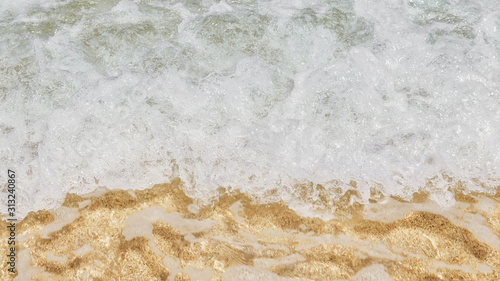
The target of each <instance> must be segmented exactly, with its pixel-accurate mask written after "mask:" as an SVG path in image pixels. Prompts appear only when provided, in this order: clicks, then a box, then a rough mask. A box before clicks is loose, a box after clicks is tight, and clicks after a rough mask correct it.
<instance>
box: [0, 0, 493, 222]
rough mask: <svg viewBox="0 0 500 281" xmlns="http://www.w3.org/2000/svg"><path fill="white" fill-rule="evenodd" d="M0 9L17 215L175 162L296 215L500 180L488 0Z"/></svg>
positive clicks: (209, 185) (3, 151)
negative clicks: (353, 198)
mask: <svg viewBox="0 0 500 281" xmlns="http://www.w3.org/2000/svg"><path fill="white" fill-rule="evenodd" d="M306 2H307V3H306ZM0 23H1V24H0V32H1V34H2V36H1V38H0V46H1V48H2V50H3V51H2V52H1V54H0V61H1V64H0V65H1V66H0V85H1V86H0V87H1V91H0V94H1V101H2V102H1V104H0V107H1V108H0V109H1V110H0V128H1V129H2V136H1V138H0V142H1V143H0V160H1V163H2V167H4V169H5V170H6V169H7V168H8V169H12V170H15V171H16V172H17V174H18V178H19V181H20V182H19V184H20V185H21V186H22V187H21V188H19V189H18V196H19V198H20V199H19V200H20V201H19V206H20V207H19V211H18V215H19V216H20V217H21V218H22V217H24V216H25V215H26V214H27V213H28V212H29V211H36V210H40V209H49V208H53V207H56V206H59V205H60V204H61V203H62V201H63V199H64V198H65V196H66V193H67V192H73V193H78V194H84V193H87V192H90V191H92V190H94V189H95V188H97V187H99V186H105V187H108V188H120V189H128V188H132V189H144V188H149V187H151V186H153V184H156V183H162V182H168V181H170V180H171V179H173V178H175V177H179V178H180V179H181V180H182V181H184V182H185V191H186V192H187V194H189V195H190V196H192V197H193V198H196V199H197V200H201V201H203V202H205V203H206V202H209V201H210V200H213V199H214V198H215V197H214V196H215V194H216V193H215V191H216V190H217V188H219V187H225V188H230V187H232V188H238V189H239V190H240V191H241V192H243V193H245V194H248V195H251V196H253V197H256V198H260V199H264V200H268V201H269V202H276V201H279V200H284V201H285V202H287V204H289V205H290V206H291V207H292V208H293V209H295V210H296V211H298V212H299V213H301V214H303V215H310V216H323V214H322V213H321V212H320V211H314V210H318V208H319V209H321V208H323V209H324V208H325V206H323V207H321V208H320V207H318V206H317V205H322V203H321V201H322V200H321V197H327V198H333V199H332V200H335V199H338V198H340V196H342V195H343V194H344V193H345V192H346V191H347V190H349V189H353V188H356V190H357V193H358V195H359V199H357V200H358V201H360V202H364V203H366V202H368V200H369V199H370V196H372V195H373V193H374V191H373V190H376V192H375V193H382V194H384V195H387V196H389V195H393V196H398V197H400V198H403V199H406V200H409V199H411V198H412V196H413V194H414V193H415V192H419V191H423V192H427V193H429V194H430V197H431V199H432V200H434V201H436V202H437V203H438V204H440V205H442V206H445V205H453V203H454V197H453V195H452V193H453V190H455V189H457V188H458V189H463V190H465V192H466V193H468V192H487V193H494V192H495V187H496V186H498V185H499V182H498V180H499V179H500V176H499V167H500V144H499V140H500V131H499V130H500V110H499V109H500V96H499V95H500V90H499V85H500V84H499V83H500V74H499V73H500V69H499V67H500V64H499V54H500V53H499V51H500V45H499V44H500V32H499V30H500V12H499V10H498V5H497V3H496V1H444V0H443V1H432V2H428V1H406V0H405V1H398V2H396V3H394V1H355V2H354V1H312V2H311V1H304V2H303V1H292V2H290V1H251V0H248V1H246V0H245V1H244V0H241V1H219V2H217V1H210V0H206V1H125V0H123V1H98V2H93V1H53V0H47V1H42V2H40V1H24V2H23V3H18V2H9V3H2V4H1V6H0ZM0 177H1V180H2V181H4V182H5V180H6V178H5V174H4V173H2V174H1V175H0ZM303 185H312V187H311V188H310V190H308V192H306V193H304V192H302V191H301V190H303V188H301V187H300V186H303ZM2 200H4V201H5V198H2ZM327 201H328V200H327ZM326 208H327V209H329V210H331V209H334V206H333V204H330V205H328V206H326ZM2 212H3V210H2Z"/></svg>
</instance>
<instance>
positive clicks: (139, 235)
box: [0, 180, 500, 281]
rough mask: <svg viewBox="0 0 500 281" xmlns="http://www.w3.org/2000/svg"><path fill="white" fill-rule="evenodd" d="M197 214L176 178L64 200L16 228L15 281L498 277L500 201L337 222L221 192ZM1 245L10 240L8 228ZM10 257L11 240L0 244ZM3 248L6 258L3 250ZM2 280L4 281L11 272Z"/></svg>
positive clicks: (406, 209)
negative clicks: (144, 187) (8, 244)
mask: <svg viewBox="0 0 500 281" xmlns="http://www.w3.org/2000/svg"><path fill="white" fill-rule="evenodd" d="M219 192H220V195H219V197H218V200H217V201H216V202H214V203H213V205H209V206H199V205H197V204H196V203H195V201H194V200H193V199H192V198H190V197H188V196H186V195H185V193H184V192H183V191H182V189H181V182H180V181H178V180H175V181H173V182H172V183H169V184H160V185H156V186H154V187H153V188H151V189H147V190H142V191H140V190H136V191H125V190H112V191H106V190H99V191H95V192H93V193H91V194H88V195H85V196H76V195H72V194H68V196H67V197H66V200H65V202H64V204H63V206H62V207H60V208H57V209H54V210H48V211H38V212H32V213H30V214H29V215H28V216H27V217H26V218H24V219H23V220H22V221H21V222H20V223H18V230H17V240H18V241H19V246H18V267H17V268H18V272H19V273H18V274H16V275H10V277H13V276H15V277H16V278H15V279H14V280H175V281H179V280H193V281H194V280H210V281H213V280H394V281H396V280H492V281H493V280H498V279H499V278H500V251H499V249H500V204H499V203H500V197H499V194H497V195H490V196H487V195H481V194H470V195H464V194H462V193H456V194H455V199H456V200H457V203H456V204H455V206H454V207H449V208H443V207H439V206H438V205H436V204H435V203H434V202H432V201H429V200H428V199H427V198H426V196H425V194H416V195H415V196H414V200H413V202H403V201H402V200H397V199H394V198H379V200H378V202H375V200H372V203H370V204H366V205H362V204H357V203H354V204H351V203H350V202H352V201H351V198H350V197H352V196H355V194H354V193H350V194H346V195H345V196H344V198H342V199H341V200H340V201H339V202H338V203H337V206H336V211H335V212H334V216H335V219H332V220H330V221H323V220H321V219H318V218H307V217H301V216H299V215H297V214H296V213H295V212H294V211H292V210H291V209H289V208H288V207H287V206H286V205H283V204H279V203H274V204H259V203H258V202H253V200H251V199H250V198H248V197H247V196H245V195H243V194H241V193H239V192H233V193H229V192H226V191H225V190H222V189H221V190H219ZM2 224H3V226H2V227H1V229H2V231H1V232H0V235H1V239H2V240H5V239H7V235H8V232H7V231H6V229H7V228H6V225H7V223H6V222H5V221H2ZM2 247H3V250H5V244H2ZM3 250H2V251H3ZM2 267H3V268H4V269H5V270H2V271H1V273H0V274H1V275H2V276H0V279H2V280H8V279H9V278H10V277H8V276H7V274H6V265H5V264H2Z"/></svg>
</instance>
